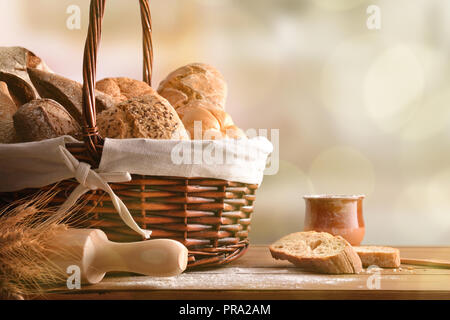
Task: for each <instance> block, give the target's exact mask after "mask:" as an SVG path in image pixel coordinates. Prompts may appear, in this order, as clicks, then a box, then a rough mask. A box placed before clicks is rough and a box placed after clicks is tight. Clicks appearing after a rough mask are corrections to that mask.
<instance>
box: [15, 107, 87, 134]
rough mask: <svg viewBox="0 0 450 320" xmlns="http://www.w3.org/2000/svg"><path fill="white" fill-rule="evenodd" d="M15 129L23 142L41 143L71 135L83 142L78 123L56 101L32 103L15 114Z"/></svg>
mask: <svg viewBox="0 0 450 320" xmlns="http://www.w3.org/2000/svg"><path fill="white" fill-rule="evenodd" d="M13 118H14V127H15V129H16V132H17V135H18V137H19V138H20V140H21V141H22V142H29V141H40V140H45V139H51V138H56V137H59V136H63V135H70V136H72V137H74V138H75V139H78V140H81V136H82V134H81V128H80V126H79V124H78V123H77V121H76V120H75V119H74V118H73V117H72V116H71V115H70V114H69V112H68V111H67V110H66V109H64V107H63V106H61V105H60V104H59V103H57V102H56V101H53V100H50V99H38V100H33V101H30V102H29V103H27V104H24V105H23V106H21V107H20V108H19V110H18V111H17V112H16V113H15V114H14V117H13Z"/></svg>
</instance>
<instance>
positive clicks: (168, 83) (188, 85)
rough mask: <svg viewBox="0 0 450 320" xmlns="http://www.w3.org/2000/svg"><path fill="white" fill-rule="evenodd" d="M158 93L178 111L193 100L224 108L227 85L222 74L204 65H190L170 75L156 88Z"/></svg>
mask: <svg viewBox="0 0 450 320" xmlns="http://www.w3.org/2000/svg"><path fill="white" fill-rule="evenodd" d="M158 93H159V94H160V95H161V96H163V97H164V98H166V99H167V100H169V102H170V104H171V105H172V106H173V107H174V108H175V109H178V108H180V107H182V106H185V105H187V104H188V103H189V102H191V101H193V100H207V101H209V102H211V103H212V104H213V105H215V106H216V107H219V108H222V109H224V108H225V102H226V96H227V84H226V82H225V79H224V78H223V76H222V74H221V73H220V72H219V71H218V70H217V69H215V68H214V67H212V66H210V65H207V64H204V63H192V64H188V65H186V66H184V67H181V68H178V69H177V70H175V71H173V72H172V73H170V74H169V75H168V76H167V77H166V79H164V80H163V81H162V82H161V83H160V85H159V88H158Z"/></svg>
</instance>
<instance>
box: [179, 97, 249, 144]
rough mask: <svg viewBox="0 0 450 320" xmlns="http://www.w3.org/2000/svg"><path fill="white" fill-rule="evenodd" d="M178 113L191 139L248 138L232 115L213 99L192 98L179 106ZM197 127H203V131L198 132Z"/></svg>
mask: <svg viewBox="0 0 450 320" xmlns="http://www.w3.org/2000/svg"><path fill="white" fill-rule="evenodd" d="M177 113H178V115H179V116H180V118H181V121H183V124H184V126H185V128H186V130H187V131H188V132H189V134H190V136H191V139H207V140H209V139H212V140H216V139H223V138H235V139H236V138H246V135H245V134H244V132H243V131H242V130H241V129H239V128H238V127H236V126H235V125H234V122H233V119H232V118H231V116H230V115H229V114H228V113H227V112H226V111H224V110H223V109H222V108H217V107H216V106H215V105H214V104H213V103H212V102H211V101H208V100H192V101H190V102H189V103H188V104H187V105H185V106H183V107H180V108H178V109H177ZM196 123H197V127H196ZM196 128H198V130H200V128H201V133H200V132H198V133H197V134H196V132H195V129H196Z"/></svg>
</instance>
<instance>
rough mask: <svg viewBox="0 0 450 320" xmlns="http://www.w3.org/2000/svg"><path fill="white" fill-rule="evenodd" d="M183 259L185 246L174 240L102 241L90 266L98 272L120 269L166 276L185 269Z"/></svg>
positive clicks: (186, 257) (185, 260)
mask: <svg viewBox="0 0 450 320" xmlns="http://www.w3.org/2000/svg"><path fill="white" fill-rule="evenodd" d="M187 259H188V250H187V248H186V247H185V246H184V245H183V244H181V243H180V242H178V241H175V240H169V239H156V240H148V241H141V242H131V243H117V242H111V241H104V242H103V241H102V243H98V244H97V245H96V253H95V259H94V261H93V263H92V267H93V268H94V269H96V270H100V271H101V272H109V271H122V272H133V273H139V274H144V275H147V276H158V277H166V276H175V275H178V274H180V273H182V272H183V271H184V270H185V269H186V266H187Z"/></svg>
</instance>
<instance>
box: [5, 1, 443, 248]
mask: <svg viewBox="0 0 450 320" xmlns="http://www.w3.org/2000/svg"><path fill="white" fill-rule="evenodd" d="M71 5H76V6H79V8H80V9H81V11H80V12H81V24H80V27H81V28H80V29H73V30H71V29H69V28H68V27H67V20H68V19H69V17H70V16H71V15H72V14H71V13H67V8H68V7H69V6H71ZM370 5H376V6H378V8H379V9H380V13H381V16H380V17H381V20H380V21H381V25H380V28H379V29H369V28H368V26H367V20H368V19H370V16H371V14H368V13H367V8H368V7H369V6H370ZM88 7H89V1H88V0H58V1H55V0H14V1H11V0H0V17H1V18H0V28H1V30H2V37H1V40H0V45H1V46H16V45H20V46H23V47H26V48H28V49H30V50H31V51H33V52H34V53H35V54H37V55H38V56H40V57H41V58H43V59H44V60H45V61H46V63H47V64H48V65H49V66H50V68H52V69H53V70H54V71H55V72H57V73H59V74H61V75H64V76H66V77H69V78H72V79H74V80H78V81H81V79H82V74H81V68H82V56H83V46H84V41H85V37H86V31H87V25H88V11H89V8H88ZM151 9H152V16H153V29H154V32H153V36H154V49H155V52H154V54H155V63H154V66H155V69H154V70H155V76H154V86H155V87H157V85H158V83H159V81H160V80H162V79H163V78H164V77H165V76H166V75H167V74H168V73H169V72H170V71H172V70H174V69H175V68H177V67H179V66H181V65H184V64H187V63H190V62H205V63H209V64H212V65H214V66H216V67H217V68H218V69H219V70H220V71H221V72H222V73H223V74H224V76H225V78H226V79H227V81H228V86H229V97H228V103H227V111H228V112H229V113H230V114H231V115H232V117H233V119H234V120H235V122H236V123H237V124H238V125H239V126H240V127H241V128H243V129H249V128H257V129H259V128H262V129H280V141H279V143H280V166H279V171H278V174H276V175H272V176H266V177H265V180H264V182H263V184H262V187H261V188H260V190H259V192H258V196H257V202H256V210H255V212H254V215H253V217H252V231H251V234H250V237H251V242H252V243H270V242H272V241H274V240H276V239H278V238H279V237H281V236H283V235H285V234H286V233H290V232H295V231H300V230H302V228H303V219H304V201H303V199H302V196H303V195H304V194H310V193H338V194H355V193H356V194H361V193H363V194H365V195H366V199H365V202H364V216H365V222H366V237H365V240H364V243H366V244H391V245H449V244H450V148H449V145H450V106H449V104H450V78H449V76H448V75H449V74H450V63H449V61H450V2H449V1H446V0H396V1H387V0H386V1H375V0H371V1H365V0H339V1H335V0H304V1H300V0H278V1H273V0H155V1H151ZM141 57H142V54H141V27H140V16H139V5H138V1H129V0H128V1H125V0H109V1H107V6H106V14H105V19H104V24H103V37H102V44H101V49H100V54H99V65H98V74H97V75H98V79H101V78H104V77H109V76H127V77H131V78H136V79H141V66H142V65H141V61H142V58H141Z"/></svg>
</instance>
